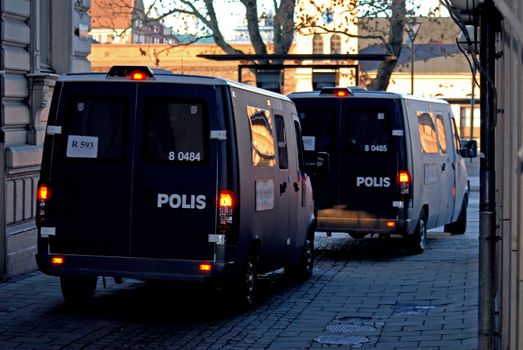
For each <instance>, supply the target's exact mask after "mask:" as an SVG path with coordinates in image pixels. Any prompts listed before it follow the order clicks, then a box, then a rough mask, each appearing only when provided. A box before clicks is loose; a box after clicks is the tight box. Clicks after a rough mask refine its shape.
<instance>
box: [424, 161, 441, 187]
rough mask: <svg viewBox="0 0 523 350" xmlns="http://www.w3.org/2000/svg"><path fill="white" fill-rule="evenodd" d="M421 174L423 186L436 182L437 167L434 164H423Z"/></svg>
mask: <svg viewBox="0 0 523 350" xmlns="http://www.w3.org/2000/svg"><path fill="white" fill-rule="evenodd" d="M423 173H424V181H423V182H424V184H425V185H430V184H435V183H437V182H438V165H437V164H436V163H429V164H423Z"/></svg>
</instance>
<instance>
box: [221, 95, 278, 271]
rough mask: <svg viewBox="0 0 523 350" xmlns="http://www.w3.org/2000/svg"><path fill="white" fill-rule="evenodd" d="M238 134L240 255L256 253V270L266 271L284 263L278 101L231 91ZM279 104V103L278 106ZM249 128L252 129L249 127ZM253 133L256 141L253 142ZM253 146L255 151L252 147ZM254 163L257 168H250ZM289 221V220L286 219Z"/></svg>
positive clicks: (253, 166)
mask: <svg viewBox="0 0 523 350" xmlns="http://www.w3.org/2000/svg"><path fill="white" fill-rule="evenodd" d="M231 92H232V103H233V110H234V116H235V128H236V132H237V149H238V168H239V170H240V172H241V176H240V178H239V198H240V202H239V210H240V216H241V222H240V228H239V237H240V238H239V239H240V241H239V244H240V252H239V253H240V254H247V252H248V251H250V250H256V251H257V254H259V269H260V270H261V271H269V270H271V269H273V268H274V267H281V266H282V265H283V262H284V261H285V253H286V239H287V232H288V226H287V227H281V226H279V225H278V224H280V225H281V224H282V220H279V219H277V218H278V217H279V216H278V215H280V214H279V213H278V211H279V210H280V209H281V210H282V213H281V215H288V211H287V209H286V208H285V209H284V208H280V205H281V204H280V200H279V193H280V186H279V182H278V167H277V163H276V161H277V159H276V155H275V152H276V145H275V142H276V141H275V140H276V134H275V122H274V111H273V108H272V105H273V104H277V103H278V102H279V101H278V100H276V99H274V98H271V97H268V96H264V95H261V94H256V93H253V92H250V91H246V90H241V89H237V88H231ZM280 103H281V102H280ZM251 125H252V127H251ZM253 133H256V135H257V136H256V140H257V141H253V135H252V134H253ZM255 144H256V147H255ZM255 162H257V164H258V165H257V166H255V165H253V164H254V163H255ZM286 217H287V218H288V216H286Z"/></svg>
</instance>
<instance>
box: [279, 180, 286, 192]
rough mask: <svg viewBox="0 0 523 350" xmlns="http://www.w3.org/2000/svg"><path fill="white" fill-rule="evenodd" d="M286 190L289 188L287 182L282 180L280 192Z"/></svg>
mask: <svg viewBox="0 0 523 350" xmlns="http://www.w3.org/2000/svg"><path fill="white" fill-rule="evenodd" d="M286 190H287V183H286V182H280V194H282V193H285V191H286Z"/></svg>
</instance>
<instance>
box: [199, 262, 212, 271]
mask: <svg viewBox="0 0 523 350" xmlns="http://www.w3.org/2000/svg"><path fill="white" fill-rule="evenodd" d="M211 270H212V266H211V264H200V271H201V272H211Z"/></svg>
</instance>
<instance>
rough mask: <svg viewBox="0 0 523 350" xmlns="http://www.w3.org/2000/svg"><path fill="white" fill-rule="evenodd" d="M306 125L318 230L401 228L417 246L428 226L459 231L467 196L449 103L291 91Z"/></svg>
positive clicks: (468, 150) (468, 151)
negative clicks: (312, 170) (312, 169)
mask: <svg viewBox="0 0 523 350" xmlns="http://www.w3.org/2000/svg"><path fill="white" fill-rule="evenodd" d="M289 98H290V99H291V100H292V101H293V102H294V103H296V108H297V110H298V113H299V117H300V121H301V124H302V127H303V139H304V140H303V141H304V149H305V158H306V161H307V163H309V164H311V165H312V166H313V168H315V170H314V174H313V176H312V183H313V187H314V195H315V203H316V206H317V210H318V230H321V231H327V232H332V231H338V232H348V233H349V234H350V235H351V236H352V237H354V238H362V237H364V236H365V235H367V234H379V235H382V236H386V235H390V234H400V235H402V236H404V237H405V240H406V243H407V248H408V249H409V250H410V251H412V252H414V253H421V252H423V250H424V249H425V246H426V241H427V229H430V228H433V227H437V226H443V225H445V229H446V231H447V232H450V233H452V234H463V233H465V229H466V214H467V205H468V197H469V185H468V177H467V169H466V167H465V162H464V159H463V158H464V157H474V156H476V150H475V147H476V144H475V141H470V142H465V143H464V144H465V147H464V149H461V146H460V144H461V142H460V140H459V136H458V133H457V129H456V125H455V122H454V118H453V116H452V111H451V109H450V106H449V104H448V103H447V102H446V101H444V100H440V99H431V98H423V97H415V96H410V95H402V94H395V93H387V92H382V91H365V90H362V89H361V88H359V89H349V88H332V87H329V88H324V89H322V90H321V91H314V92H297V93H293V94H290V95H289Z"/></svg>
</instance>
